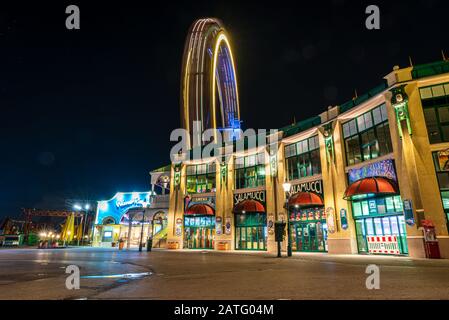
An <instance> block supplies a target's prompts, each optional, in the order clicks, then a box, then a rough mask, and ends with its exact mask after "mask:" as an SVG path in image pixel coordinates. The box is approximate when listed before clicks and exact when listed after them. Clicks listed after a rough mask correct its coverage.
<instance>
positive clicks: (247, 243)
mask: <svg viewBox="0 0 449 320" xmlns="http://www.w3.org/2000/svg"><path fill="white" fill-rule="evenodd" d="M235 249H236V250H266V249H267V215H266V214H265V213H246V214H236V215H235Z"/></svg>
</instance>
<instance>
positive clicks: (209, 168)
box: [186, 162, 215, 193]
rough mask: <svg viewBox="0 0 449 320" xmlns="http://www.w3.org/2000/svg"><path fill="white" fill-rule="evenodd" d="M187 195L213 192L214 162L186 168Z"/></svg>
mask: <svg viewBox="0 0 449 320" xmlns="http://www.w3.org/2000/svg"><path fill="white" fill-rule="evenodd" d="M186 189H187V192H188V193H205V192H215V162H212V163H206V164H198V165H189V166H187V177H186Z"/></svg>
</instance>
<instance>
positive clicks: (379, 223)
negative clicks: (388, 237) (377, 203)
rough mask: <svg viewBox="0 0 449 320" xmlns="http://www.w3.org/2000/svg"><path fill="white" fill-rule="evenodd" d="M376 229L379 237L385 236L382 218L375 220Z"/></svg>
mask: <svg viewBox="0 0 449 320" xmlns="http://www.w3.org/2000/svg"><path fill="white" fill-rule="evenodd" d="M374 229H375V230H376V235H377V236H382V235H383V231H382V220H381V218H374Z"/></svg>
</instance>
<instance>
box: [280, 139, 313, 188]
mask: <svg viewBox="0 0 449 320" xmlns="http://www.w3.org/2000/svg"><path fill="white" fill-rule="evenodd" d="M311 142H312V143H311ZM306 145H307V146H306ZM299 146H300V147H299ZM286 149H289V152H288V155H287V152H285V150H286ZM290 149H293V153H290V151H291V150H290ZM305 149H306V151H304V150H305ZM284 154H285V167H286V178H287V180H288V181H292V180H296V179H301V178H306V177H311V176H314V175H317V174H321V153H320V142H319V138H318V135H314V136H312V137H309V138H306V139H303V140H300V141H297V142H294V143H290V144H288V145H286V146H285V147H284ZM315 158H316V159H318V160H319V161H318V162H317V163H315V162H316V161H315V162H314V161H312V159H315ZM292 163H294V166H295V168H292ZM306 163H307V164H306Z"/></svg>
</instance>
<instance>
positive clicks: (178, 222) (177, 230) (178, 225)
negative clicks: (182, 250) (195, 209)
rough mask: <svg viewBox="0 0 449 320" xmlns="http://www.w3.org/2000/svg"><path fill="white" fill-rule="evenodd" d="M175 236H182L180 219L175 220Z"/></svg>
mask: <svg viewBox="0 0 449 320" xmlns="http://www.w3.org/2000/svg"><path fill="white" fill-rule="evenodd" d="M175 234H176V236H177V237H180V236H181V235H182V219H181V218H178V219H176V230H175Z"/></svg>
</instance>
